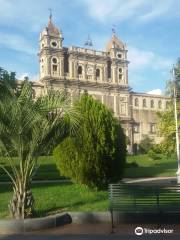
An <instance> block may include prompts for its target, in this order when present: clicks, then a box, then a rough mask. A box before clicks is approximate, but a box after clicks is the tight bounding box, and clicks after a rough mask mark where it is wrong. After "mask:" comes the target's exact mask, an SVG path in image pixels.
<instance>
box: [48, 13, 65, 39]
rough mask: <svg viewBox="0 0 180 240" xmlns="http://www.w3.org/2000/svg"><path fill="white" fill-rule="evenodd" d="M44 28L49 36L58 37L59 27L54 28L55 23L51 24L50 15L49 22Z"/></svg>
mask: <svg viewBox="0 0 180 240" xmlns="http://www.w3.org/2000/svg"><path fill="white" fill-rule="evenodd" d="M46 30H47V33H48V34H49V35H51V36H55V37H59V35H60V34H61V32H60V31H59V29H58V28H56V27H55V25H54V24H53V22H52V17H51V16H50V17H49V22H48V25H47V27H46Z"/></svg>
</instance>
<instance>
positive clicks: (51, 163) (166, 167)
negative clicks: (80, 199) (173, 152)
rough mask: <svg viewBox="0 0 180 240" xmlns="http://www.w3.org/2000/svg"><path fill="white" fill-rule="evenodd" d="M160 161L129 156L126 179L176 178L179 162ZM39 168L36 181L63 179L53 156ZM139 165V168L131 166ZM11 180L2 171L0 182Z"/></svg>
mask: <svg viewBox="0 0 180 240" xmlns="http://www.w3.org/2000/svg"><path fill="white" fill-rule="evenodd" d="M160 157H161V158H160V159H158V160H152V159H151V158H149V157H148V156H147V155H136V156H127V166H128V167H127V168H126V169H125V173H124V177H126V178H141V177H162V176H165V177H169V176H176V170H177V162H176V159H175V158H173V157H172V158H166V157H165V156H160ZM0 162H3V163H4V164H5V165H6V163H7V160H6V159H5V158H1V159H0ZM38 163H39V168H38V170H37V173H36V175H35V177H34V180H57V179H62V178H63V176H61V175H60V172H59V170H58V169H57V167H56V163H55V159H54V157H53V156H45V157H40V158H39V161H38ZM132 163H137V164H138V167H134V166H133V165H131V164H132ZM8 180H9V178H8V176H7V175H6V173H4V171H3V170H2V169H0V181H8Z"/></svg>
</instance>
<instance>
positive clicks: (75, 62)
mask: <svg viewBox="0 0 180 240" xmlns="http://www.w3.org/2000/svg"><path fill="white" fill-rule="evenodd" d="M77 69H78V66H77V61H76V60H75V61H74V78H77Z"/></svg>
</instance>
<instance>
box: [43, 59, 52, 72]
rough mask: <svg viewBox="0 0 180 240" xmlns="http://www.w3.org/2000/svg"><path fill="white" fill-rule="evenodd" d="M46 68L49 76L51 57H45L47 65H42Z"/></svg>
mask: <svg viewBox="0 0 180 240" xmlns="http://www.w3.org/2000/svg"><path fill="white" fill-rule="evenodd" d="M44 67H45V69H47V75H48V76H51V57H47V66H44Z"/></svg>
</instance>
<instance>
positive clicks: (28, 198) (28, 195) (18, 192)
mask: <svg viewBox="0 0 180 240" xmlns="http://www.w3.org/2000/svg"><path fill="white" fill-rule="evenodd" d="M13 190H14V194H13V197H12V200H11V201H10V203H9V210H10V213H11V216H12V217H13V218H15V219H24V218H27V217H31V216H32V214H33V209H34V198H33V195H32V192H31V190H30V188H27V186H24V184H23V183H22V184H19V185H18V189H16V188H13Z"/></svg>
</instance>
